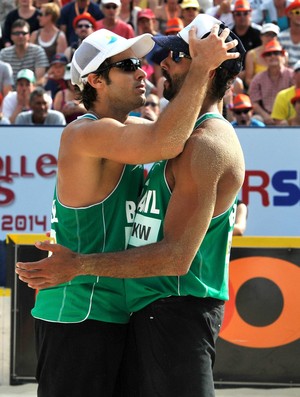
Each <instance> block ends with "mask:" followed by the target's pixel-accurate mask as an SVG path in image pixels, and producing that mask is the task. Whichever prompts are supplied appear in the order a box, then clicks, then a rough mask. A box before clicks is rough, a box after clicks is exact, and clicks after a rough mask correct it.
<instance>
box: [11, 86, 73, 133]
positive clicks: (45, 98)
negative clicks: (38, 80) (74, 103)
mask: <svg viewBox="0 0 300 397" xmlns="http://www.w3.org/2000/svg"><path fill="white" fill-rule="evenodd" d="M29 107H30V110H28V111H25V112H21V113H19V114H18V116H17V117H16V121H15V124H18V125H66V120H65V117H64V115H63V114H62V113H61V112H58V111H57V110H51V109H49V107H50V102H49V95H48V94H47V93H46V91H45V90H44V89H43V88H42V87H37V88H35V89H34V90H33V91H32V92H31V94H30V97H29Z"/></svg>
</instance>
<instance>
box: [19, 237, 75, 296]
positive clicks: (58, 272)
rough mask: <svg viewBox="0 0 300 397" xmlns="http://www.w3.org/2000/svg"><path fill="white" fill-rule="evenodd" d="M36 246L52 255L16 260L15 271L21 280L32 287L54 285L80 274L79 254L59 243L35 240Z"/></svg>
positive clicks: (39, 287) (42, 287) (41, 287)
mask: <svg viewBox="0 0 300 397" xmlns="http://www.w3.org/2000/svg"><path fill="white" fill-rule="evenodd" d="M35 246H36V247H37V248H39V249H40V250H43V251H51V252H52V255H51V256H50V257H48V258H45V259H42V260H40V261H37V262H18V263H17V264H16V273H17V274H18V276H19V279H20V280H21V281H24V283H27V284H28V287H30V288H34V289H44V288H48V287H54V286H55V285H57V284H62V283H66V282H68V281H70V280H72V279H73V278H74V277H76V276H78V275H80V268H81V263H80V255H79V254H76V253H75V252H73V251H71V250H69V249H68V248H65V247H63V246H62V245H59V244H51V243H50V242H49V241H45V242H40V241H39V242H37V243H36V244H35Z"/></svg>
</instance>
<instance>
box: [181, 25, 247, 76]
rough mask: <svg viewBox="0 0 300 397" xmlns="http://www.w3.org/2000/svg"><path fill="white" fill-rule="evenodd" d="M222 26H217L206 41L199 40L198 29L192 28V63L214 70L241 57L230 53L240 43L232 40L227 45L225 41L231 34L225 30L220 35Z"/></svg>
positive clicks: (190, 45) (236, 53)
mask: <svg viewBox="0 0 300 397" xmlns="http://www.w3.org/2000/svg"><path fill="white" fill-rule="evenodd" d="M219 28H220V25H219V24H215V25H214V26H213V27H212V29H211V32H210V34H209V35H208V36H207V37H206V38H205V39H198V38H197V36H196V28H195V27H192V28H191V29H190V31H189V50H190V54H191V57H192V63H193V62H197V63H199V65H200V66H202V67H205V66H206V67H207V69H208V70H214V69H216V68H217V67H218V66H220V65H221V63H223V62H225V61H227V60H229V59H237V58H238V57H239V56H240V53H239V52H228V51H229V50H231V49H232V48H234V47H236V46H237V45H238V41H237V40H236V39H235V40H232V41H230V42H228V43H225V40H226V39H227V37H228V36H229V34H230V30H229V29H228V28H226V29H224V30H223V31H222V33H221V34H220V35H218V32H219Z"/></svg>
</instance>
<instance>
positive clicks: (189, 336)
mask: <svg viewBox="0 0 300 397" xmlns="http://www.w3.org/2000/svg"><path fill="white" fill-rule="evenodd" d="M223 315H224V302H223V301H220V300H217V299H212V298H195V297H191V296H188V297H170V298H166V299H160V300H158V301H156V302H154V303H152V304H150V305H148V306H147V307H145V308H144V309H142V310H140V311H139V312H136V313H134V314H133V315H132V316H131V319H130V323H129V340H128V342H127V348H126V355H125V359H124V363H123V364H122V376H121V377H120V379H121V380H120V383H121V385H122V387H120V390H119V393H118V396H120V397H121V396H122V397H213V396H215V392H214V383H213V365H214V361H215V354H216V346H215V343H216V339H217V337H218V334H219V331H220V327H221V323H222V320H223Z"/></svg>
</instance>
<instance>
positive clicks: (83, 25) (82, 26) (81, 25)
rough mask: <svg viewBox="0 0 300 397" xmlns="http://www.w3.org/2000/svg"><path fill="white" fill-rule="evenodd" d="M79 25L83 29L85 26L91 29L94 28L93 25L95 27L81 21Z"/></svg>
mask: <svg viewBox="0 0 300 397" xmlns="http://www.w3.org/2000/svg"><path fill="white" fill-rule="evenodd" d="M77 27H78V29H83V28H85V29H89V28H92V27H93V25H91V24H88V23H86V24H84V23H81V24H80V25H77Z"/></svg>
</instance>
